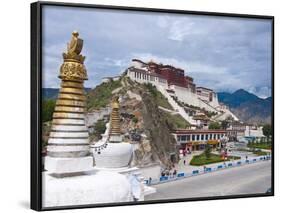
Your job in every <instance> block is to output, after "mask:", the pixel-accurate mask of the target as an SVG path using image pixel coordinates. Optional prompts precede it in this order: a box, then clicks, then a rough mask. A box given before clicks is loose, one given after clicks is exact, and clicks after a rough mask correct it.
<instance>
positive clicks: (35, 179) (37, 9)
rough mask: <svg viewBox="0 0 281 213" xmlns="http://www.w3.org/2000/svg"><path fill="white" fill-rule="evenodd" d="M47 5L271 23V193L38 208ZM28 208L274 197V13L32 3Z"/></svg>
mask: <svg viewBox="0 0 281 213" xmlns="http://www.w3.org/2000/svg"><path fill="white" fill-rule="evenodd" d="M47 5H51V6H57V7H78V8H95V9H111V10H122V11H124V12H126V11H142V12H156V13H163V12H165V13H172V14H173V13H174V14H188V15H190V14H194V15H208V16H218V17H219V16H220V17H239V18H254V19H263V20H264V19H266V20H270V21H271V23H272V32H271V35H272V37H271V51H272V53H271V54H272V61H271V71H272V73H271V76H272V78H271V84H272V92H271V95H272V106H271V108H272V117H271V119H272V120H271V122H272V127H273V135H272V141H273V144H272V160H271V168H272V169H271V183H272V187H271V192H269V193H262V194H247V195H231V196H215V197H200V198H182V199H167V200H153V201H140V202H137V203H135V202H127V203H110V204H91V205H82V206H81V205H80V206H79V205H73V206H63V207H51V208H49V207H48V208H43V207H42V177H41V171H42V160H41V142H40V141H41V132H42V127H41V109H42V106H41V95H42V91H41V88H42V86H41V85H42V73H41V70H42V51H41V47H42V33H41V31H42V7H44V6H47ZM30 148H31V156H30V157H31V182H30V186H31V195H30V197H31V209H33V210H37V211H42V210H59V209H74V208H75V209H77V208H90V207H108V206H124V205H142V204H154V203H171V202H186V201H203V200H217V199H234V198H249V197H265V196H274V16H265V15H249V14H236V13H218V12H205V11H186V10H174V9H157V8H141V7H124V6H111V5H92V4H80V3H79V4H76V3H59V2H40V1H39V2H35V3H32V4H31V147H30Z"/></svg>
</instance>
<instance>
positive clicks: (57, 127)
mask: <svg viewBox="0 0 281 213" xmlns="http://www.w3.org/2000/svg"><path fill="white" fill-rule="evenodd" d="M52 129H53V130H70V131H88V128H87V127H86V126H66V125H52Z"/></svg>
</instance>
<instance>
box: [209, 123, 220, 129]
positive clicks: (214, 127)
mask: <svg viewBox="0 0 281 213" xmlns="http://www.w3.org/2000/svg"><path fill="white" fill-rule="evenodd" d="M209 129H221V125H220V124H219V123H218V122H212V123H210V124H209Z"/></svg>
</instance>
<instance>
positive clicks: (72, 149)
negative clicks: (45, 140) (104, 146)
mask: <svg viewBox="0 0 281 213" xmlns="http://www.w3.org/2000/svg"><path fill="white" fill-rule="evenodd" d="M87 150H89V145H83V146H79V145H77V146H65V145H62V146H60V145H56V146H47V151H48V152H77V151H87Z"/></svg>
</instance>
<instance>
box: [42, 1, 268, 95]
mask: <svg viewBox="0 0 281 213" xmlns="http://www.w3.org/2000/svg"><path fill="white" fill-rule="evenodd" d="M42 20H43V29H42V32H43V87H52V88H57V87H59V83H60V80H59V79H58V78H57V76H58V72H59V67H60V65H61V64H62V62H63V60H62V52H64V51H66V43H67V42H69V41H70V38H71V33H72V31H73V30H77V31H78V32H79V33H80V37H81V38H82V39H83V40H84V47H83V50H82V54H83V55H85V56H86V60H85V65H86V68H87V71H88V77H89V80H88V81H86V82H85V86H86V87H91V88H93V87H95V85H97V84H99V83H100V82H101V79H102V77H105V76H115V75H118V74H119V73H121V72H123V71H124V70H125V69H126V68H127V67H129V66H130V63H131V59H132V58H138V59H142V60H144V61H149V60H151V59H152V60H154V61H156V62H161V63H163V64H171V65H174V66H176V67H180V68H183V69H185V73H186V75H189V76H191V77H193V78H194V81H195V83H196V84H197V85H198V86H205V87H209V88H212V89H214V90H215V91H217V92H220V91H226V92H233V91H235V90H237V89H241V88H243V89H246V90H248V91H250V92H252V93H255V94H256V95H258V96H260V97H268V96H270V93H271V22H270V21H268V20H258V19H245V18H243V19H242V18H227V17H214V16H212V17H211V16H201V15H179V14H166V13H151V12H149V13H147V12H135V11H126V12H125V11H115V10H114V11H113V10H103V9H92V8H89V9H87V8H74V7H61V6H60V7H55V6H44V7H43V19H42Z"/></svg>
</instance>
